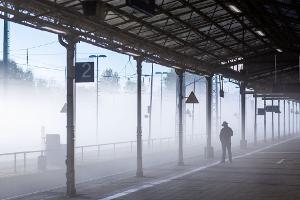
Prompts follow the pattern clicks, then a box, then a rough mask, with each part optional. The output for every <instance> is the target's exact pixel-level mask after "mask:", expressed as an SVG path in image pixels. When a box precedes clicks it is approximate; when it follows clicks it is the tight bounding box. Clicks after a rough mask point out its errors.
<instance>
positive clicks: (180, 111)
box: [176, 70, 184, 165]
mask: <svg viewBox="0 0 300 200" xmlns="http://www.w3.org/2000/svg"><path fill="white" fill-rule="evenodd" d="M176 73H177V75H178V81H179V82H178V86H179V89H178V90H179V91H178V114H179V116H178V119H179V127H178V130H179V133H178V136H179V138H178V139H179V141H178V142H179V143H178V145H179V146H178V165H184V162H183V119H182V118H183V108H182V104H183V98H184V97H183V73H184V71H183V70H177V71H176Z"/></svg>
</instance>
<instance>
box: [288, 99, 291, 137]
mask: <svg viewBox="0 0 300 200" xmlns="http://www.w3.org/2000/svg"><path fill="white" fill-rule="evenodd" d="M288 109H289V112H288V114H289V136H291V102H290V101H288Z"/></svg>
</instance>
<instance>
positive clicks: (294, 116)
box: [293, 101, 295, 134]
mask: <svg viewBox="0 0 300 200" xmlns="http://www.w3.org/2000/svg"><path fill="white" fill-rule="evenodd" d="M293 134H295V102H294V101H293Z"/></svg>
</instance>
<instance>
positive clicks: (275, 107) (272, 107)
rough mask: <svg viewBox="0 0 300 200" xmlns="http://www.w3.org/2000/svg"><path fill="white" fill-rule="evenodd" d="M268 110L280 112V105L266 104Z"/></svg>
mask: <svg viewBox="0 0 300 200" xmlns="http://www.w3.org/2000/svg"><path fill="white" fill-rule="evenodd" d="M265 110H266V112H274V113H280V110H279V106H266V108H265Z"/></svg>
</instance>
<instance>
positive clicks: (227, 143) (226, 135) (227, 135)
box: [220, 121, 233, 163]
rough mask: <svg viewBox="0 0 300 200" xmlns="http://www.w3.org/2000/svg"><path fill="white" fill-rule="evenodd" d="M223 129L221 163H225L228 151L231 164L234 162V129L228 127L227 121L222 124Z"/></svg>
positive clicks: (221, 134)
mask: <svg viewBox="0 0 300 200" xmlns="http://www.w3.org/2000/svg"><path fill="white" fill-rule="evenodd" d="M222 126H223V128H222V129H221V132H220V140H221V144H222V160H221V163H225V157H226V149H227V151H228V158H229V162H232V155H231V136H233V131H232V129H231V128H230V127H229V126H228V123H227V122H226V121H224V122H223V124H222Z"/></svg>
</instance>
